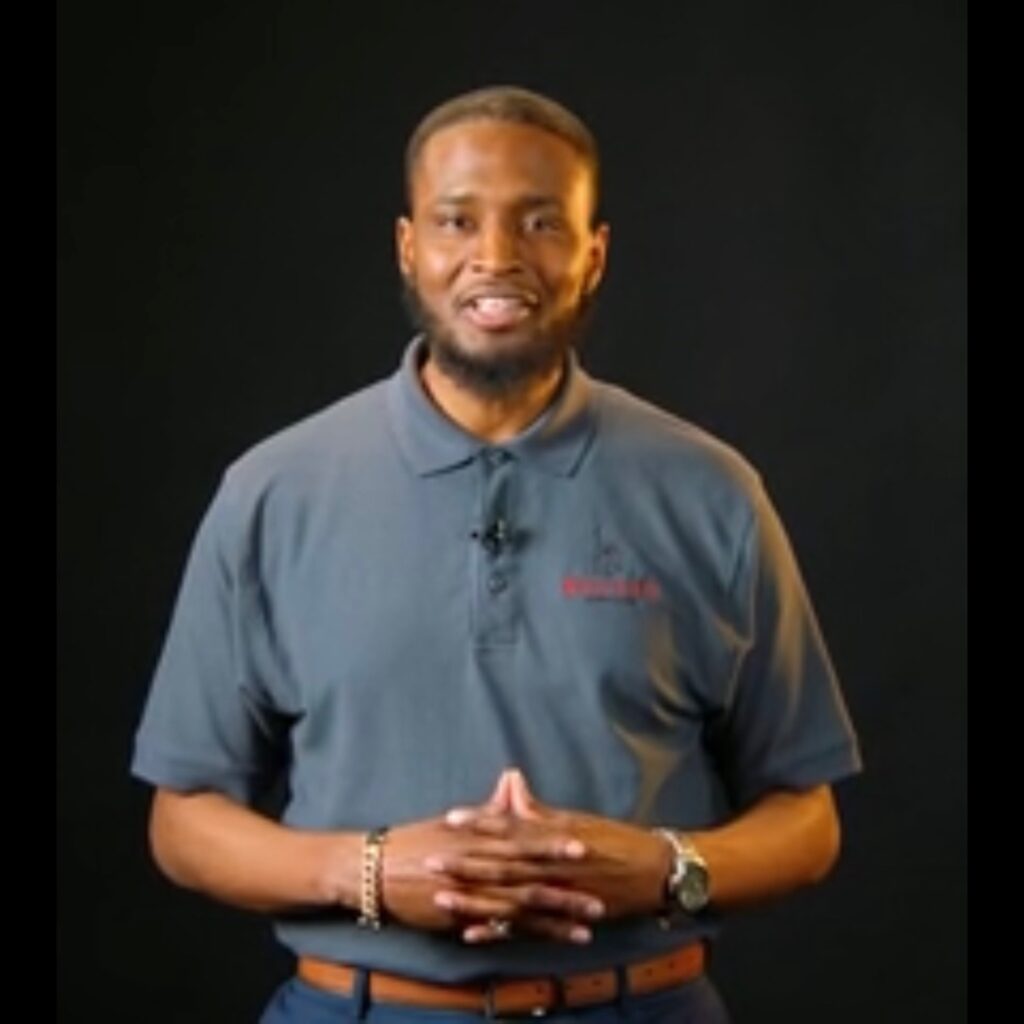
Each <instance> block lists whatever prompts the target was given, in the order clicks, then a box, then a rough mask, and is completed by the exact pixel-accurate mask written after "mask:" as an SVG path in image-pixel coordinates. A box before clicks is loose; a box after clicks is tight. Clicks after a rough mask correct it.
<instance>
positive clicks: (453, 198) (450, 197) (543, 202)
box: [434, 192, 563, 208]
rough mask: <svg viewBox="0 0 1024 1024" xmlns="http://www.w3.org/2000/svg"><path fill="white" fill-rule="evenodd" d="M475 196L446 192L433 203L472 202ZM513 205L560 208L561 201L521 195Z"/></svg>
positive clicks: (437, 204) (553, 198)
mask: <svg viewBox="0 0 1024 1024" xmlns="http://www.w3.org/2000/svg"><path fill="white" fill-rule="evenodd" d="M476 198H477V195H476V193H474V192H447V193H445V194H443V195H440V196H438V197H437V199H435V200H434V205H436V206H442V205H445V204H450V205H453V206H457V205H459V204H464V203H472V202H473V201H474V200H476ZM513 205H514V206H518V207H535V206H557V207H559V208H561V207H562V206H563V203H562V200H561V199H559V198H558V197H557V196H549V195H543V194H536V195H526V196H522V197H520V198H519V199H517V200H516V201H515V203H514V204H513Z"/></svg>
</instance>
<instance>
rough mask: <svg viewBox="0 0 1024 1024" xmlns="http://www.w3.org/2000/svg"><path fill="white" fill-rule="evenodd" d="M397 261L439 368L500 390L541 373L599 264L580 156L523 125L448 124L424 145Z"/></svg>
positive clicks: (566, 336)
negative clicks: (409, 213)
mask: <svg viewBox="0 0 1024 1024" xmlns="http://www.w3.org/2000/svg"><path fill="white" fill-rule="evenodd" d="M410 192H411V197H410V201H411V206H412V210H411V216H410V217H402V218H399V221H398V225H397V243H398V260H399V266H400V269H401V271H402V275H403V277H404V279H405V282H406V287H407V290H408V293H409V297H410V298H411V299H412V300H413V306H414V312H415V314H416V315H417V317H418V319H419V320H420V321H421V322H420V326H421V327H422V328H423V329H424V330H425V331H426V334H427V340H428V343H429V345H430V351H431V355H432V357H433V358H434V359H436V360H437V362H438V364H439V366H440V368H441V369H442V370H445V371H447V372H448V373H449V374H451V375H454V376H455V377H456V378H458V379H459V380H460V381H461V383H462V384H463V385H464V386H466V387H469V388H470V389H472V390H475V391H478V392H480V393H484V394H500V393H502V392H506V391H508V390H509V389H512V388H515V387H516V386H518V385H521V384H523V383H525V382H526V381H528V380H530V379H531V378H534V377H536V376H538V375H542V374H545V373H547V372H550V370H551V369H552V368H553V367H555V366H557V365H558V364H559V363H560V361H561V359H562V357H563V355H564V353H565V352H566V350H567V349H568V348H569V347H571V345H572V344H573V341H574V340H575V338H576V335H577V333H578V329H579V326H580V322H581V318H582V314H583V312H584V309H585V307H586V305H587V300H588V298H589V296H590V294H591V293H592V292H593V291H594V289H596V287H597V285H598V283H599V281H600V280H601V275H602V273H603V271H604V265H605V254H606V250H607V243H608V231H607V227H606V226H604V225H602V226H600V227H599V228H597V229H592V228H591V212H592V208H593V204H594V200H595V196H594V186H593V182H592V180H591V175H590V173H589V169H588V167H587V165H586V163H585V162H584V161H583V160H582V159H581V158H580V157H579V156H578V155H577V153H576V152H575V150H573V148H572V147H571V146H570V145H569V144H568V143H567V142H565V141H563V140H562V139H560V138H559V137H558V136H556V135H552V134H551V133H549V132H546V131H544V130H542V129H540V128H535V127H533V126H531V125H522V124H515V123H510V122H505V121H496V120H474V121H466V122H462V123H460V124H454V125H449V126H448V127H446V128H442V129H441V130H440V131H438V132H436V133H435V134H434V135H432V136H431V137H430V138H429V139H428V140H427V142H426V144H425V146H424V147H423V149H422V151H421V153H420V157H419V160H418V162H417V164H416V166H415V168H414V170H413V173H412V180H411V182H410Z"/></svg>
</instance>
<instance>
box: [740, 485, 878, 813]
mask: <svg viewBox="0 0 1024 1024" xmlns="http://www.w3.org/2000/svg"><path fill="white" fill-rule="evenodd" d="M733 592H734V598H735V600H736V601H737V604H738V607H739V609H740V615H741V621H743V622H744V623H745V626H744V629H743V631H744V632H745V634H746V636H747V639H748V643H747V644H746V645H745V650H744V652H743V654H742V656H741V658H740V660H739V662H738V665H737V666H736V670H735V675H734V679H733V690H732V696H731V700H730V702H729V706H728V711H727V714H726V720H725V722H724V723H723V725H724V730H723V731H724V737H723V740H724V742H723V744H722V755H723V760H724V764H723V770H724V774H725V777H726V779H727V782H728V784H729V787H730V789H731V791H732V796H733V799H734V801H735V803H736V804H737V805H738V806H741V807H743V806H748V805H749V804H751V803H753V802H754V801H755V800H756V799H758V798H759V797H760V796H762V795H763V794H764V793H766V792H768V791H769V790H773V789H792V790H804V789H810V788H812V787H814V786H817V785H821V784H823V783H829V782H833V781H836V780H837V779H840V778H842V777H844V776H846V775H851V774H854V773H856V772H858V771H859V770H860V767H861V759H860V753H859V750H858V744H857V739H856V736H855V733H854V730H853V726H852V724H851V721H850V716H849V714H848V712H847V709H846V706H845V703H844V701H843V697H842V694H841V692H840V688H839V682H838V680H837V678H836V673H835V671H834V669H833V667H832V663H831V660H830V658H829V655H828V651H827V650H826V648H825V643H824V640H823V638H822V635H821V630H820V629H819V626H818V622H817V619H816V617H815V614H814V610H813V608H812V607H811V603H810V599H809V597H808V594H807V590H806V587H805V586H804V582H803V580H802V578H801V575H800V570H799V568H798V566H797V562H796V559H795V557H794V555H793V551H792V548H791V546H790V543H789V540H788V538H787V536H786V533H785V530H784V529H783V526H782V523H781V522H780V520H779V517H778V514H777V513H776V511H775V509H774V508H773V507H772V504H771V502H770V501H769V499H768V497H767V496H766V495H765V494H764V493H763V491H759V492H758V495H757V498H756V499H755V502H754V506H753V516H752V518H751V520H750V523H749V529H748V531H747V534H746V538H745V541H744V544H743V546H742V548H741V552H740V556H739V559H738V562H737V565H736V570H735V575H734V579H733Z"/></svg>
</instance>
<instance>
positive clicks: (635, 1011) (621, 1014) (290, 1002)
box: [260, 974, 729, 1024]
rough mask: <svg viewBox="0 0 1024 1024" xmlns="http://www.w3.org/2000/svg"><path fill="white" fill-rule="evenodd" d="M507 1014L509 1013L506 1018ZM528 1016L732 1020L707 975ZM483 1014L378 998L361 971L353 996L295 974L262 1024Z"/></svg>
mask: <svg viewBox="0 0 1024 1024" xmlns="http://www.w3.org/2000/svg"><path fill="white" fill-rule="evenodd" d="M506 1019H507V1018H506ZM517 1019H518V1020H520V1021H523V1022H524V1024H525V1022H526V1021H537V1022H538V1024H540V1022H541V1021H543V1022H546V1024H729V1014H728V1012H727V1011H726V1009H725V1005H724V1004H723V1003H722V1000H721V997H720V996H719V995H718V992H717V991H716V989H715V987H714V985H712V983H711V979H710V978H708V977H707V976H706V975H704V976H702V977H700V978H697V979H695V980H694V981H691V982H687V984H685V985H679V986H676V987H675V988H671V989H665V990H664V991H662V992H654V993H651V994H650V995H645V996H639V995H637V996H634V995H625V996H623V997H621V999H620V1000H618V1001H617V1002H614V1003H603V1004H601V1005H600V1006H593V1007H588V1008H585V1009H579V1010H563V1011H559V1012H557V1013H551V1014H547V1015H545V1016H544V1017H541V1018H532V1017H521V1018H517ZM487 1020H488V1018H487V1017H486V1016H484V1015H481V1014H474V1013H463V1012H461V1011H456V1010H433V1009H424V1008H422V1007H418V1006H403V1005H400V1004H396V1003H383V1002H374V1001H373V1000H372V999H369V998H367V996H366V982H365V974H361V976H360V981H359V984H358V985H357V987H356V991H355V992H354V993H353V994H352V995H351V996H339V995H334V994H333V993H330V992H324V991H322V990H321V989H318V988H313V987H312V986H311V985H308V984H306V982H304V981H302V980H300V979H299V978H291V979H290V980H288V981H286V982H285V983H284V984H283V985H282V986H281V987H280V988H279V989H278V990H277V992H276V993H275V994H274V997H273V999H272V1000H271V1001H270V1003H269V1005H268V1006H267V1008H266V1010H264V1011H263V1016H262V1017H261V1018H260V1024H339V1022H348V1024H474V1022H477V1024H485V1022H486V1021H487Z"/></svg>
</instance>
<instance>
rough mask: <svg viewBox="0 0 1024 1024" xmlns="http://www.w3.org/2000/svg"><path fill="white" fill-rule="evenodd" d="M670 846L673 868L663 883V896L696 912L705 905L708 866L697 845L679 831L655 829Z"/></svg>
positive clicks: (671, 903) (706, 899)
mask: <svg viewBox="0 0 1024 1024" xmlns="http://www.w3.org/2000/svg"><path fill="white" fill-rule="evenodd" d="M656 831H657V833H658V835H660V836H662V837H663V838H664V839H665V841H666V842H667V843H668V844H669V846H671V847H672V854H673V856H672V867H671V869H670V870H669V873H668V879H667V881H666V882H665V898H666V902H667V903H668V904H669V906H678V907H681V908H682V909H683V910H685V911H686V913H687V914H696V913H697V912H698V911H701V910H703V909H704V908H705V907H706V906H707V905H708V899H709V896H710V879H709V877H708V865H707V862H706V861H705V860H704V858H703V857H702V856H701V855H700V854H699V853H698V852H697V847H696V846H694V845H693V843H692V842H691V841H690V840H689V839H687V838H686V836H684V835H680V834H679V833H678V832H672V831H671V830H670V829H667V828H659V829H656Z"/></svg>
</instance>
